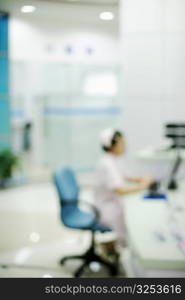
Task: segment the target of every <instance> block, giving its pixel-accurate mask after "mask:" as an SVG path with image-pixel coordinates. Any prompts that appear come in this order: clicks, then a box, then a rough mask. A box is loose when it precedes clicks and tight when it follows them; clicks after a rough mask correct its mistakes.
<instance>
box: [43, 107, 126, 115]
mask: <svg viewBox="0 0 185 300" xmlns="http://www.w3.org/2000/svg"><path fill="white" fill-rule="evenodd" d="M121 112H122V109H121V108H120V107H117V106H111V107H46V108H45V109H44V114H45V115H64V116H71V115H72V116H79V115H100V114H120V113H121Z"/></svg>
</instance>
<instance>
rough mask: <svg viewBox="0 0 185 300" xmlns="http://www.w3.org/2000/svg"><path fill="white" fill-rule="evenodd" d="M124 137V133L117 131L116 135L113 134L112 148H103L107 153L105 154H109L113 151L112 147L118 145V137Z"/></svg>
mask: <svg viewBox="0 0 185 300" xmlns="http://www.w3.org/2000/svg"><path fill="white" fill-rule="evenodd" d="M122 136H123V133H121V132H120V131H115V132H114V134H113V137H112V139H111V142H110V146H109V147H107V146H104V145H103V146H102V149H103V150H104V151H105V152H109V151H111V148H112V146H114V145H116V143H117V138H118V137H122Z"/></svg>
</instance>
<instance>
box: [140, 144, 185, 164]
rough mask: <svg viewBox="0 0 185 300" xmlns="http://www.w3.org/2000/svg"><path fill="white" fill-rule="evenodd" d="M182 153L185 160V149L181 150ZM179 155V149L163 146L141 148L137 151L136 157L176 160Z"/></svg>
mask: <svg viewBox="0 0 185 300" xmlns="http://www.w3.org/2000/svg"><path fill="white" fill-rule="evenodd" d="M180 154H181V157H182V159H183V160H185V150H184V149H183V150H180ZM176 156H177V150H175V149H171V150H166V149H162V148H153V147H148V148H146V149H143V150H140V151H138V152H137V153H136V157H137V158H139V159H142V160H154V161H158V160H159V161H161V160H162V161H163V160H164V161H166V160H172V161H173V160H175V158H176Z"/></svg>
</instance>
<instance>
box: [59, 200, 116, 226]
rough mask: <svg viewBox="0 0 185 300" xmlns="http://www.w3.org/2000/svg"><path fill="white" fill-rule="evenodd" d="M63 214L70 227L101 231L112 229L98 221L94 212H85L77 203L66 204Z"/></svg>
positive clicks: (66, 224)
mask: <svg viewBox="0 0 185 300" xmlns="http://www.w3.org/2000/svg"><path fill="white" fill-rule="evenodd" d="M61 214H62V215H61V218H62V220H63V223H64V225H65V226H67V227H69V228H74V229H83V230H84V229H89V230H91V231H100V232H106V231H111V229H110V228H109V227H106V226H103V225H101V224H99V223H97V221H96V217H95V215H94V213H92V212H85V211H83V210H81V209H80V208H79V207H78V206H76V205H66V206H65V205H64V206H63V207H62V211H61Z"/></svg>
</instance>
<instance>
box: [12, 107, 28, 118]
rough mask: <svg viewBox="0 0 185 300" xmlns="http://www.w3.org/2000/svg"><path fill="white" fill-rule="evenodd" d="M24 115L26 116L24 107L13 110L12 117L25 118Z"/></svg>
mask: <svg viewBox="0 0 185 300" xmlns="http://www.w3.org/2000/svg"><path fill="white" fill-rule="evenodd" d="M24 116H25V111H24V110H22V109H17V110H13V111H11V117H12V118H20V119H22V118H24Z"/></svg>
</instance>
